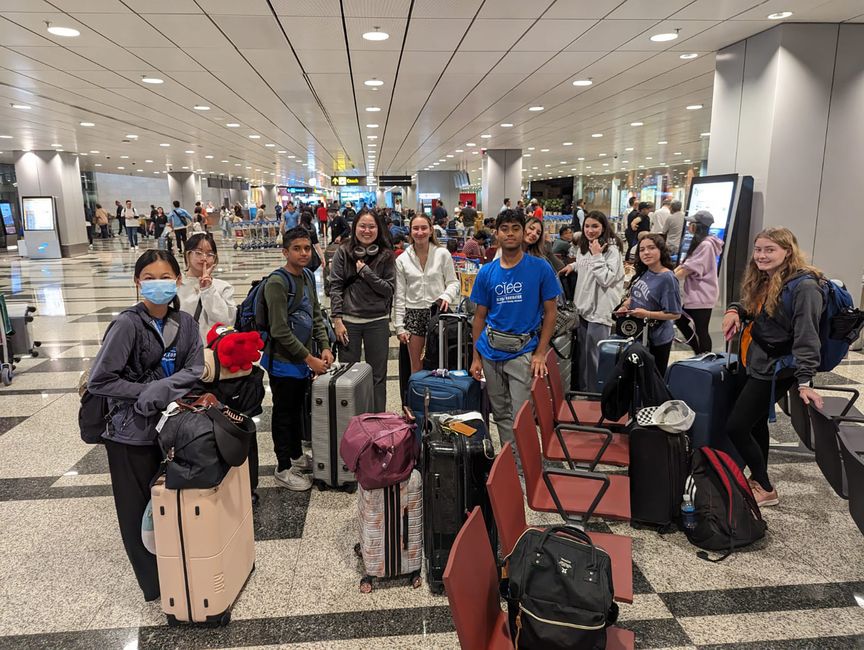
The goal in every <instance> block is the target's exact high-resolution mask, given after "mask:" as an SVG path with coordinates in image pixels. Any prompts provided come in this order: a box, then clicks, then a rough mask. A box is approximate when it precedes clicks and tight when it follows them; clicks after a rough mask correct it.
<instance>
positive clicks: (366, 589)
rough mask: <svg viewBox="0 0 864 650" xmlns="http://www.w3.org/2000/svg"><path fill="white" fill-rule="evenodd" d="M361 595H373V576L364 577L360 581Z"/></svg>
mask: <svg viewBox="0 0 864 650" xmlns="http://www.w3.org/2000/svg"><path fill="white" fill-rule="evenodd" d="M358 546H359V545H358ZM360 593H361V594H371V593H372V578H371V576H363V578H362V579H361V580H360Z"/></svg>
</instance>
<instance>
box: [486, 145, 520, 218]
mask: <svg viewBox="0 0 864 650" xmlns="http://www.w3.org/2000/svg"><path fill="white" fill-rule="evenodd" d="M482 185H483V188H482V196H483V213H484V214H485V215H486V216H487V217H494V216H495V215H496V214H498V210H499V208H500V207H501V205H502V204H503V202H504V199H505V198H509V199H510V202H511V205H512V206H513V207H514V208H515V207H516V202H517V201H518V200H519V199H520V198H521V196H522V150H521V149H488V150H487V151H486V153H485V154H484V155H483V179H482Z"/></svg>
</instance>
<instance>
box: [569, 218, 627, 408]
mask: <svg viewBox="0 0 864 650" xmlns="http://www.w3.org/2000/svg"><path fill="white" fill-rule="evenodd" d="M621 248H622V246H621V242H620V241H619V240H618V238H617V237H616V236H615V235H614V233H613V232H612V229H611V228H610V226H609V220H608V219H607V218H606V215H605V214H603V213H602V212H600V211H599V210H592V211H591V212H589V213H588V214H587V215H586V216H585V220H584V221H583V223H582V236H581V237H579V241H578V243H577V253H576V261H575V262H573V263H572V264H568V265H567V266H566V267H564V269H563V271H562V274H563V275H565V276H569V275H570V274H571V273H573V272H575V273H576V287H575V290H574V291H573V295H572V298H573V306H574V307H575V308H576V312H577V313H578V314H579V325H578V326H577V328H576V346H577V347H576V349H577V351H576V352H575V354H574V356H575V357H576V358H577V359H578V368H577V378H578V380H577V390H583V391H591V392H593V391H595V390H597V362H598V357H599V349H598V347H597V344H598V343H599V342H600V341H602V340H603V339H608V338H609V337H610V335H611V334H612V324H613V321H612V312H613V311H614V309H615V308H616V307H617V306H618V304H619V303H620V302H621V296H622V295H623V294H624V258H623V256H622V254H621Z"/></svg>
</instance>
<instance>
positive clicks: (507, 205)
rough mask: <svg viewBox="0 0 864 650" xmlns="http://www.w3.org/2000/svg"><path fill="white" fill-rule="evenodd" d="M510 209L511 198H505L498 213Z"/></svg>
mask: <svg viewBox="0 0 864 650" xmlns="http://www.w3.org/2000/svg"><path fill="white" fill-rule="evenodd" d="M509 209H510V199H508V198H505V199H504V203H503V204H502V205H501V209H500V210H498V214H501V213H502V212H504V210H509Z"/></svg>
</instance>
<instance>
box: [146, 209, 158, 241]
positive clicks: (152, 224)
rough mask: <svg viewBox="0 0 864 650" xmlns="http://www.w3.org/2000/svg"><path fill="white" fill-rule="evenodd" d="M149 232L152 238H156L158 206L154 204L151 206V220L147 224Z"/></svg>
mask: <svg viewBox="0 0 864 650" xmlns="http://www.w3.org/2000/svg"><path fill="white" fill-rule="evenodd" d="M147 232H149V233H150V235H151V236H153V237H156V206H155V205H153V204H152V203H151V204H150V218H149V219H148V223H147Z"/></svg>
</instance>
